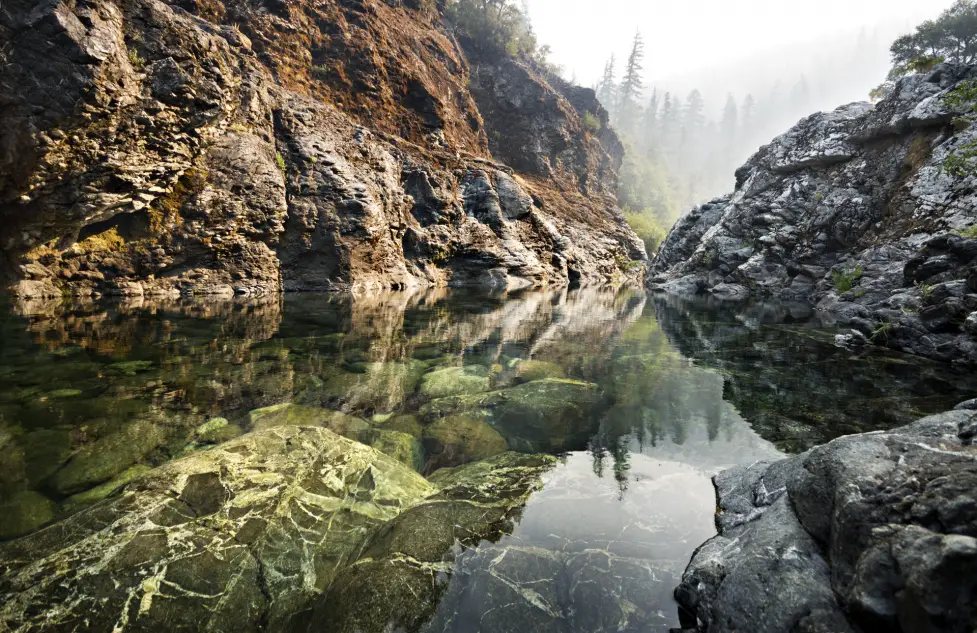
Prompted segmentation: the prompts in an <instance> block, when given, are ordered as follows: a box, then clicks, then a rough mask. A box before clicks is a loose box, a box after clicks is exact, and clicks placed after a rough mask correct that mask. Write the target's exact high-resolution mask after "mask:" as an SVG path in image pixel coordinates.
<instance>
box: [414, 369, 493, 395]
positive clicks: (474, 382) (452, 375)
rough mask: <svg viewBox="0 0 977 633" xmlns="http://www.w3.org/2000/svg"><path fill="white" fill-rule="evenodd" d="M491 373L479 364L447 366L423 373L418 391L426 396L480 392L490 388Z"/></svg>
mask: <svg viewBox="0 0 977 633" xmlns="http://www.w3.org/2000/svg"><path fill="white" fill-rule="evenodd" d="M491 383H492V381H491V373H490V372H489V370H488V369H487V368H485V367H482V366H480V365H467V366H465V367H449V368H448V369H438V370H435V371H432V372H430V373H427V374H424V378H423V379H422V380H421V386H420V392H421V393H422V394H424V395H425V396H427V397H428V398H432V399H434V398H446V397H448V396H458V395H462V394H473V393H482V392H483V391H488V390H489V389H490V388H491Z"/></svg>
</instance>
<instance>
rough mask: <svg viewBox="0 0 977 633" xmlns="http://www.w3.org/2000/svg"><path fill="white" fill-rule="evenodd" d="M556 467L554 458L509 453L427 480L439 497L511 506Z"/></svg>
mask: <svg viewBox="0 0 977 633" xmlns="http://www.w3.org/2000/svg"><path fill="white" fill-rule="evenodd" d="M554 466H556V458H555V457H553V456H552V455H545V454H536V455H526V454H523V453H515V452H511V451H510V452H508V453H502V454H501V455H495V456H494V457H490V458H488V459H483V460H481V461H477V462H473V463H470V464H465V465H464V466H458V467H456V468H442V469H441V470H439V471H437V472H436V473H433V474H432V475H430V476H429V477H428V481H430V482H431V483H432V484H434V485H435V486H437V487H438V488H440V489H441V492H440V493H439V496H441V497H445V498H449V499H463V500H467V501H473V502H476V503H481V504H492V503H500V502H501V503H511V502H512V500H514V499H518V498H521V497H524V496H526V495H528V494H529V493H530V492H532V491H534V490H535V489H536V488H537V487H538V486H539V485H540V477H541V476H542V475H543V473H545V472H547V471H548V470H550V469H551V468H553V467H554Z"/></svg>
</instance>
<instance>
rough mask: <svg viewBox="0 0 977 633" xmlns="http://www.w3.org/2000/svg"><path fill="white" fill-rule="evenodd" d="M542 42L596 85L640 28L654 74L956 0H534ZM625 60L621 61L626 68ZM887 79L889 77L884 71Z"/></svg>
mask: <svg viewBox="0 0 977 633" xmlns="http://www.w3.org/2000/svg"><path fill="white" fill-rule="evenodd" d="M528 2H529V9H530V15H531V17H532V21H533V25H534V27H535V29H536V32H537V34H538V36H539V41H540V43H541V44H549V45H550V46H551V47H552V48H553V56H552V58H551V59H552V60H553V61H554V62H556V63H558V64H561V65H563V66H565V68H566V71H567V72H566V74H567V76H570V75H573V74H575V75H576V78H577V80H578V82H579V83H581V84H583V85H592V84H594V83H595V82H596V80H597V78H598V77H599V76H600V73H601V70H602V69H603V67H604V62H605V61H606V59H607V57H609V56H610V54H611V53H612V52H614V53H617V55H618V59H619V60H621V63H623V59H622V58H626V56H627V53H628V50H629V48H630V39H631V38H632V37H633V35H634V32H635V30H636V29H640V30H641V33H642V35H643V36H644V38H645V42H646V51H647V55H646V61H645V73H646V75H647V76H648V78H649V80H650V81H652V82H658V81H667V80H669V79H673V78H676V77H678V76H681V75H683V74H702V72H703V71H705V70H706V69H708V68H710V67H715V66H717V65H723V66H728V65H731V64H734V63H735V62H736V61H737V60H742V59H748V58H755V57H756V55H757V54H758V53H762V52H764V51H775V50H777V49H780V48H783V47H788V46H795V45H797V44H798V43H800V42H811V41H818V40H822V39H828V38H832V37H837V36H838V35H839V33H846V32H851V33H857V31H858V30H859V29H860V28H861V27H863V26H865V27H868V28H873V27H875V26H878V25H880V24H888V25H890V27H891V26H892V25H893V23H895V25H896V26H897V27H901V26H902V25H903V24H905V25H906V26H907V27H908V26H909V25H915V24H916V23H918V22H920V21H922V20H923V19H926V18H929V17H933V16H936V15H937V14H939V12H940V11H942V10H943V9H945V8H947V7H949V6H950V5H951V4H953V0H528ZM621 63H619V65H618V69H619V70H618V72H619V74H620V67H621ZM880 79H881V78H880Z"/></svg>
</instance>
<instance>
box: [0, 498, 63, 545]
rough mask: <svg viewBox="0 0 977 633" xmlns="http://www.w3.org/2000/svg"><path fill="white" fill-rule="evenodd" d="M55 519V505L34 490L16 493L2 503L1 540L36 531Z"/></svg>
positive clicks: (0, 518)
mask: <svg viewBox="0 0 977 633" xmlns="http://www.w3.org/2000/svg"><path fill="white" fill-rule="evenodd" d="M52 519H54V503H52V502H51V500H50V499H48V498H47V497H45V496H44V495H42V494H40V493H39V492H35V491H33V490H23V491H20V492H16V493H14V494H12V495H11V496H9V497H8V498H6V499H5V500H2V501H0V540H6V539H12V538H17V537H18V536H23V535H25V534H30V533H31V532H34V531H36V530H37V529H38V528H40V527H41V526H42V525H44V524H45V523H48V522H49V521H51V520H52Z"/></svg>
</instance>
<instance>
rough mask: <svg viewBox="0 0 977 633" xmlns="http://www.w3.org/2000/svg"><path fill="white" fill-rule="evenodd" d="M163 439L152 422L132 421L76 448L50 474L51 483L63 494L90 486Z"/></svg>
mask: <svg viewBox="0 0 977 633" xmlns="http://www.w3.org/2000/svg"><path fill="white" fill-rule="evenodd" d="M163 440H164V436H163V432H162V431H161V430H160V428H159V427H158V426H157V425H156V424H153V423H152V422H150V421H148V420H139V421H136V422H134V423H132V424H130V425H128V426H126V427H124V428H123V429H122V430H120V431H117V432H115V433H113V434H111V435H108V436H106V437H103V438H101V439H99V440H96V441H95V442H92V443H91V444H86V445H85V446H83V447H82V448H81V449H79V450H78V451H77V452H76V453H75V454H74V455H72V457H71V459H70V460H69V461H68V463H67V464H65V465H64V467H62V468H61V469H60V470H59V471H57V472H56V473H54V475H53V476H52V477H51V485H52V486H53V487H54V489H55V490H57V491H58V492H59V493H61V494H64V495H70V494H73V493H76V492H80V491H82V490H85V489H86V488H91V487H93V486H94V485H96V484H100V483H102V482H104V481H107V480H109V479H111V478H112V477H114V476H115V475H117V474H119V473H121V472H122V471H123V470H125V469H126V468H128V467H129V466H132V465H133V464H135V463H136V462H138V461H139V460H141V459H142V458H143V457H145V456H146V455H148V454H149V453H150V451H152V450H153V449H154V448H156V447H157V446H159V445H160V444H162V443H163Z"/></svg>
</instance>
